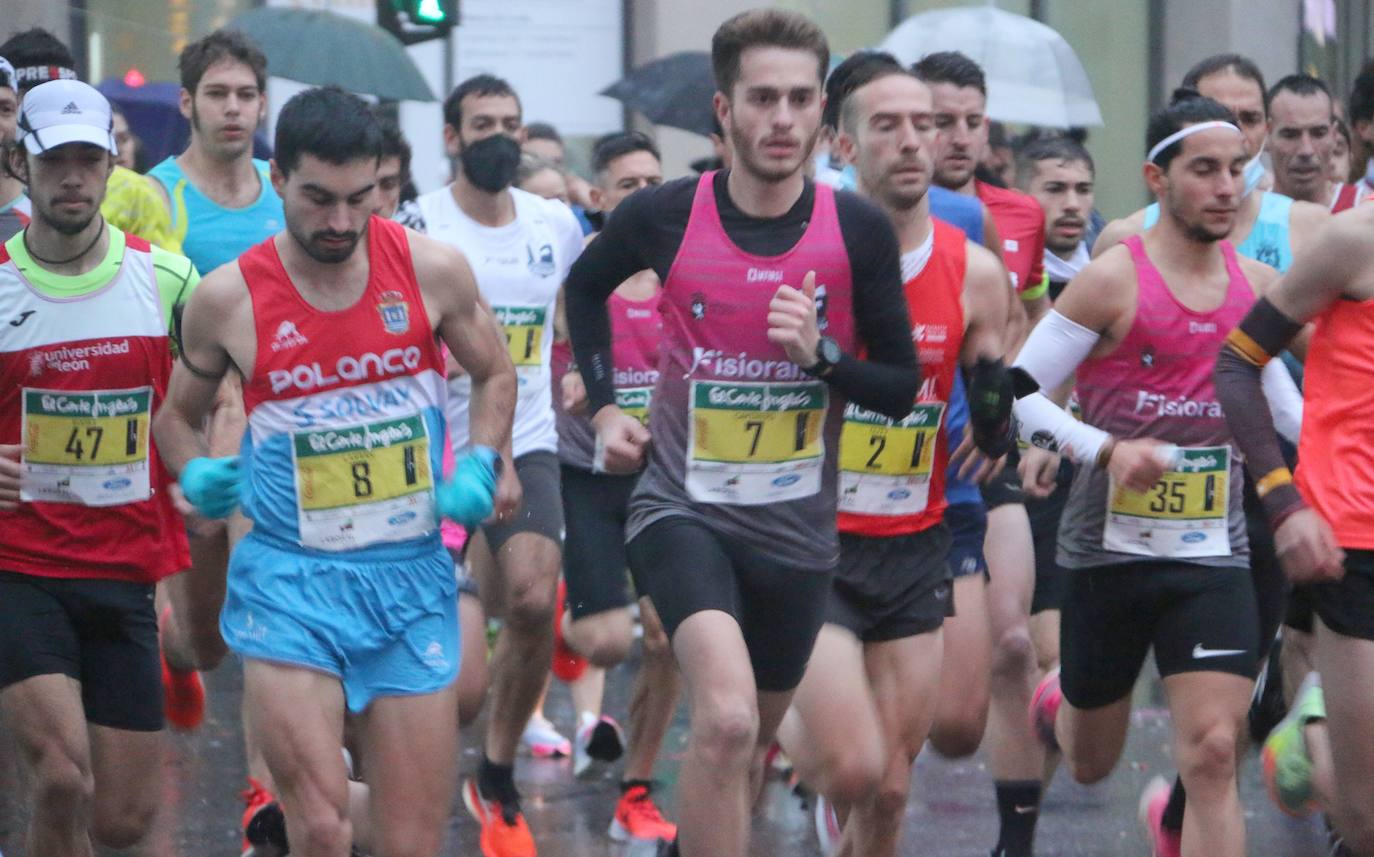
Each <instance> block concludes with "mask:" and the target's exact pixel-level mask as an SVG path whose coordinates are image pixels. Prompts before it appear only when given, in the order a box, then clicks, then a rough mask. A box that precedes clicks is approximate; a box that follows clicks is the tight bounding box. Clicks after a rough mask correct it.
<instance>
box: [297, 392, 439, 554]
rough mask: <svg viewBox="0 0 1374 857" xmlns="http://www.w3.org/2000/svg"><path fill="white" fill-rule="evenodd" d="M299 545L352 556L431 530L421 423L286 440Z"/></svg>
mask: <svg viewBox="0 0 1374 857" xmlns="http://www.w3.org/2000/svg"><path fill="white" fill-rule="evenodd" d="M291 449H292V454H293V458H294V464H295V469H296V506H297V518H298V520H299V522H300V534H301V544H303V545H305V546H306V547H311V548H316V549H318V550H329V551H339V550H356V549H358V548H362V547H366V546H368V545H371V544H376V543H379V542H397V541H406V540H409V539H414V538H418V537H420V536H423V535H426V534H427V533H430V532H432V531H433V530H434V528H435V512H434V490H433V488H434V480H433V474H432V473H431V470H430V459H429V435H428V432H427V431H426V428H425V421H424V420H423V419H422V418H421V417H419V416H412V417H405V418H402V419H396V420H388V421H386V422H379V423H369V424H366V425H356V426H349V427H347V428H339V429H327V430H323V431H304V432H296V433H295V434H294V435H292V438H291Z"/></svg>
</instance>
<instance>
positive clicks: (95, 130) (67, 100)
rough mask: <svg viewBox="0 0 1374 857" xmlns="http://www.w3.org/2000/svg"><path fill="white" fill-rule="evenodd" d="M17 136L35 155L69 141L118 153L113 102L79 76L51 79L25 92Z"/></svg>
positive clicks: (20, 109) (20, 108)
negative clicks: (112, 110)
mask: <svg viewBox="0 0 1374 857" xmlns="http://www.w3.org/2000/svg"><path fill="white" fill-rule="evenodd" d="M18 139H19V140H21V141H22V142H23V143H24V145H25V146H26V147H27V148H28V150H29V152H30V153H32V154H35V155H38V154H42V153H43V152H46V151H47V150H48V149H52V148H55V147H57V146H64V145H66V144H67V143H90V144H92V145H95V146H99V147H101V148H102V149H107V150H109V152H110V154H112V155H113V154H118V150H117V148H116V147H115V141H114V117H113V116H112V115H111V114H110V102H109V101H106V100H105V96H103V95H101V94H100V92H99V90H97V89H96V88H95V87H93V86H91V85H90V84H88V83H82V82H81V81H79V80H50V81H48V82H47V83H40V84H39V85H38V86H35V87H34V88H33V89H30V90H29V91H28V93H27V94H25V95H24V103H23V104H21V105H20V107H19V128H18Z"/></svg>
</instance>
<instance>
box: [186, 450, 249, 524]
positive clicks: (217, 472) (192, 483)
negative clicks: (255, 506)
mask: <svg viewBox="0 0 1374 857" xmlns="http://www.w3.org/2000/svg"><path fill="white" fill-rule="evenodd" d="M181 493H182V494H184V495H185V496H186V500H187V501H188V502H189V503H190V504H191V505H192V506H195V507H196V511H197V512H199V513H200V514H201V515H202V516H204V517H206V518H227V517H229V515H230V514H232V513H233V511H234V510H235V509H236V508H238V505H239V457H238V456H237V455H230V456H225V457H224V458H204V457H202V458H193V459H191V460H190V461H188V462H186V466H185V467H183V468H181Z"/></svg>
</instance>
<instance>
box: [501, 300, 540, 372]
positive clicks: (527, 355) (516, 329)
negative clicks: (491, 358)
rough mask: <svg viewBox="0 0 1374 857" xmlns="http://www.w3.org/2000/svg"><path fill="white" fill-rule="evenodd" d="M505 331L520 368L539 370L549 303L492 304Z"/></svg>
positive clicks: (519, 370) (513, 355) (513, 357)
mask: <svg viewBox="0 0 1374 857" xmlns="http://www.w3.org/2000/svg"><path fill="white" fill-rule="evenodd" d="M492 311H493V312H495V313H496V320H497V321H499V322H500V323H501V329H502V330H503V331H505V334H506V347H507V348H508V349H509V350H510V359H511V362H512V363H514V364H515V369H516V371H517V372H526V373H527V372H531V371H535V372H537V371H539V369H540V368H541V367H542V366H543V362H544V361H543V354H544V321H545V319H546V318H547V315H548V310H547V308H546V307H541V306H537V307H519V306H517V307H510V306H498V307H492Z"/></svg>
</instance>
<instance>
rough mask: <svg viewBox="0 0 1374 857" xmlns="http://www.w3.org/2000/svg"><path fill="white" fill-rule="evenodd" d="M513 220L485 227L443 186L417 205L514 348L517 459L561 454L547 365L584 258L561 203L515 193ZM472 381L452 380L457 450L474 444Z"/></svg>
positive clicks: (452, 432)
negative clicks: (569, 286)
mask: <svg viewBox="0 0 1374 857" xmlns="http://www.w3.org/2000/svg"><path fill="white" fill-rule="evenodd" d="M510 193H511V196H512V197H513V198H514V200H515V220H513V221H511V222H510V223H508V224H506V225H505V226H498V227H495V228H493V227H490V226H482V225H481V224H479V223H477V222H476V221H475V220H473V219H472V218H471V217H468V216H467V215H466V214H464V213H463V211H462V209H460V208H459V207H458V204H457V203H456V202H454V201H453V193H452V191H451V190H450V189H449V188H447V187H443V188H440V189H439V190H436V191H432V192H430V193H427V194H424V195H423V196H421V197H420V198H419V199H418V200H416V202H417V203H418V204H419V206H420V212H421V213H422V214H423V215H424V222H425V231H426V233H427V234H428V235H429V236H430V237H431V238H435V239H437V240H439V241H443V242H444V243H445V244H451V245H453V246H454V247H457V248H458V249H459V250H461V251H463V255H465V256H467V259H468V264H469V265H471V266H472V272H473V274H474V275H475V276H476V278H477V288H478V290H479V291H481V293H482V296H483V297H484V298H486V299H487V303H489V304H491V308H492V310H493V311H494V312H495V313H496V318H497V321H499V322H501V325H502V327H503V328H505V331H506V338H507V340H509V342H510V353H511V360H512V361H513V362H514V363H515V373H516V376H517V378H518V379H519V381H520V393H519V398H518V399H517V400H516V403H515V427H514V434H513V445H514V449H515V455H516V456H517V457H518V456H521V455H524V454H525V453H527V452H536V451H539V450H545V451H548V452H557V451H558V430H557V428H556V427H555V423H554V415H553V396H552V383H553V377H552V374H551V372H550V369H549V359H550V356H551V353H552V348H553V315H554V306H555V304H556V301H557V299H558V290H559V288H561V287H562V285H563V280H564V278H566V277H567V275H568V269H569V268H571V267H572V263H573V262H574V261H575V260H576V259H577V257H578V255H579V254H580V253H581V252H582V227H581V226H580V225H579V224H578V222H577V217H576V216H575V215H574V214H573V213H572V209H570V208H568V207H567V206H566V205H564V204H563V203H561V202H559V201H558V200H548V199H543V198H542V197H538V196H535V195H534V194H532V193H526V192H525V191H523V190H517V189H515V188H511V190H510ZM471 398H472V382H471V380H470V379H468V378H467V377H465V376H464V377H459V378H456V379H454V380H452V381H450V382H449V397H448V413H447V416H448V430H449V437H450V438H451V439H452V441H453V447H454V449H462V448H463V447H465V446H467V444H468V402H469V400H470V399H471Z"/></svg>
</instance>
